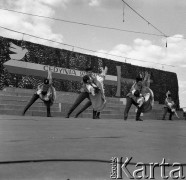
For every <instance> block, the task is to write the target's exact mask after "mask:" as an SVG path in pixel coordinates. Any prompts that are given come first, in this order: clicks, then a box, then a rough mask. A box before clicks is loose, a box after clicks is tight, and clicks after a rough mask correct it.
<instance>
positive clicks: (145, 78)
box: [142, 72, 150, 87]
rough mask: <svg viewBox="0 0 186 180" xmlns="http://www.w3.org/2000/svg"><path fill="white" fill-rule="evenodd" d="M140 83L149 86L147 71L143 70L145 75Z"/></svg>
mask: <svg viewBox="0 0 186 180" xmlns="http://www.w3.org/2000/svg"><path fill="white" fill-rule="evenodd" d="M142 83H143V85H144V86H147V87H150V74H149V73H148V72H145V77H144V79H143V82H142Z"/></svg>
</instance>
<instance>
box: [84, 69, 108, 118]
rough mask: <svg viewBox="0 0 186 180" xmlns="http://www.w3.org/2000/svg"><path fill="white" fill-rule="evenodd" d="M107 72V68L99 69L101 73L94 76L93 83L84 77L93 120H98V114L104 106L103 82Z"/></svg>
mask: <svg viewBox="0 0 186 180" xmlns="http://www.w3.org/2000/svg"><path fill="white" fill-rule="evenodd" d="M107 71H108V68H107V67H105V69H103V68H102V67H101V73H100V74H98V75H97V76H96V78H95V79H94V82H92V81H91V80H90V79H89V77H84V83H85V85H86V87H87V90H88V92H89V97H90V100H91V102H92V106H93V119H100V112H101V111H102V110H103V109H104V107H105V105H106V98H105V92H104V84H103V82H104V80H105V76H106V74H107Z"/></svg>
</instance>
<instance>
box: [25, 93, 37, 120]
mask: <svg viewBox="0 0 186 180" xmlns="http://www.w3.org/2000/svg"><path fill="white" fill-rule="evenodd" d="M38 98H39V95H37V94H34V95H33V96H32V98H31V99H30V101H29V103H28V104H27V105H26V107H25V108H24V110H23V113H22V115H23V116H24V115H25V113H26V111H27V110H28V109H29V108H30V106H31V105H32V104H33V103H34V102H35V101H36V100H37V99H38Z"/></svg>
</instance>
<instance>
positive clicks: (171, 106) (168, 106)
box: [162, 91, 179, 120]
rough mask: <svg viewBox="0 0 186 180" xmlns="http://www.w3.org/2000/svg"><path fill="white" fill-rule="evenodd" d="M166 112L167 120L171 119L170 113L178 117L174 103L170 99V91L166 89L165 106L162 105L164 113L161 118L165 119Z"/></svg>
mask: <svg viewBox="0 0 186 180" xmlns="http://www.w3.org/2000/svg"><path fill="white" fill-rule="evenodd" d="M167 112H168V113H169V120H172V115H173V114H175V115H176V116H177V117H178V115H177V113H176V108H175V103H174V101H173V100H172V97H171V92H170V91H168V92H167V93H166V99H165V107H164V113H163V117H162V120H165V117H166V114H167ZM178 118H179V117H178Z"/></svg>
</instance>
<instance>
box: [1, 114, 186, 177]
mask: <svg viewBox="0 0 186 180" xmlns="http://www.w3.org/2000/svg"><path fill="white" fill-rule="evenodd" d="M0 147H1V148H0V179H1V180H67V179H68V180H109V179H110V173H111V164H110V160H111V158H112V157H118V158H120V157H123V160H125V159H126V157H128V158H131V157H132V160H131V162H130V163H129V165H128V166H127V168H128V169H129V171H131V172H133V170H135V169H136V167H135V163H137V162H143V163H147V164H148V163H155V162H157V163H161V162H162V159H163V158H165V161H166V163H169V164H172V163H174V162H179V163H184V164H185V163H186V156H185V150H186V121H176V120H175V121H168V120H167V121H156V120H150V119H149V120H144V121H143V122H137V121H134V120H132V119H129V120H128V121H124V120H121V119H100V120H98V119H95V120H93V119H90V118H78V119H74V118H70V119H65V118H61V117H52V118H47V117H37V116H26V117H25V116H10V115H9V116H7V115H0ZM171 169H173V168H172V167H167V168H166V171H165V173H166V175H169V172H170V171H171ZM159 171H160V168H158V167H157V168H155V179H158V180H160V179H161V174H160V172H159ZM183 173H184V175H186V167H185V166H183ZM147 174H149V171H147ZM122 179H129V178H127V177H126V175H125V174H124V173H123V174H122Z"/></svg>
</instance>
